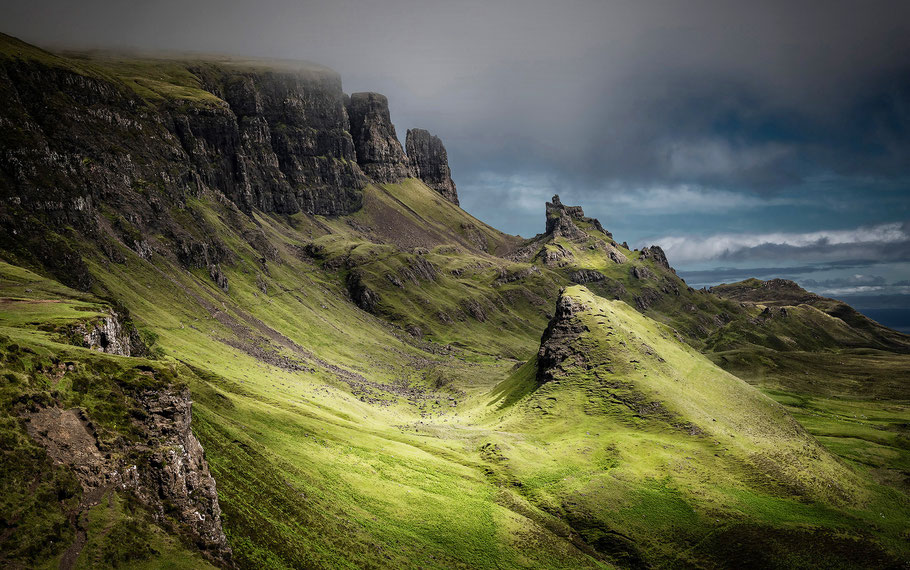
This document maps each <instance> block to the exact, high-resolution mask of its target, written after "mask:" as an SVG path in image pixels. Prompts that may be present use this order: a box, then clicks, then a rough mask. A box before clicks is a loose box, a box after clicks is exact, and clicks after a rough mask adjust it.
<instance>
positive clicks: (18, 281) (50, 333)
mask: <svg viewBox="0 0 910 570" xmlns="http://www.w3.org/2000/svg"><path fill="white" fill-rule="evenodd" d="M110 308H111V307H110V305H109V304H107V303H105V302H103V301H101V300H99V299H97V298H95V297H93V296H92V295H89V294H86V293H82V292H78V291H74V290H72V289H69V288H67V287H64V286H63V285H60V284H59V283H56V282H54V281H51V280H49V279H45V278H42V277H40V276H38V275H36V274H34V273H32V272H30V271H27V270H24V269H21V268H18V267H15V266H11V265H9V264H6V263H0V520H2V522H3V525H2V530H0V566H3V567H4V568H45V567H55V568H56V567H58V565H59V566H61V567H70V568H71V567H75V568H97V567H102V566H105V567H114V566H123V565H129V566H130V567H135V568H161V567H168V568H210V567H212V566H211V565H210V564H209V563H208V562H207V561H206V560H205V559H204V558H202V557H201V556H200V554H199V553H198V552H197V551H196V547H195V545H194V544H193V543H192V542H191V541H190V540H189V539H188V538H181V537H180V536H179V535H178V534H174V533H173V530H172V529H170V528H163V527H162V525H161V522H160V521H157V520H156V517H155V515H154V514H153V513H151V512H149V511H148V510H147V509H146V508H145V507H143V505H142V504H140V503H139V502H138V501H137V500H136V499H135V498H134V497H132V496H131V495H130V494H129V493H127V492H121V491H119V490H116V489H114V490H110V491H108V492H106V493H105V494H104V496H103V497H101V500H100V502H99V504H97V505H96V506H95V507H93V508H92V509H91V510H90V511H87V512H83V511H82V510H81V506H82V505H81V503H82V502H83V500H84V493H83V490H82V488H81V487H80V484H79V481H78V479H77V478H76V476H75V475H74V474H73V472H72V471H70V470H69V469H67V468H65V467H64V466H61V465H57V464H55V463H53V462H52V461H51V459H50V458H49V457H48V455H47V453H46V452H45V450H44V448H42V447H40V446H39V445H37V444H36V443H35V442H34V441H33V440H32V439H31V438H30V437H29V435H28V433H27V432H26V429H25V427H24V425H23V417H24V415H25V414H26V413H27V412H28V411H30V410H33V409H36V408H37V407H46V406H57V407H60V408H63V409H71V408H75V409H79V410H82V411H83V413H84V414H85V415H86V416H87V417H88V418H90V420H91V422H92V425H93V429H94V431H95V432H96V433H97V436H98V438H99V440H100V441H101V442H102V444H104V443H106V442H112V443H115V442H117V441H120V440H123V439H126V440H131V439H135V438H136V437H137V436H136V433H135V432H134V429H133V428H132V427H131V425H132V423H131V420H132V418H134V417H136V414H137V413H141V412H140V411H139V410H138V408H137V406H136V402H135V399H134V394H135V393H136V391H137V390H145V389H149V388H151V389H155V388H160V387H164V386H166V385H173V384H180V383H181V382H184V381H185V380H186V378H185V374H186V373H189V371H188V370H186V369H178V368H174V367H172V366H168V365H166V364H165V363H162V362H159V361H151V360H146V359H143V358H126V357H118V356H112V355H107V354H100V353H98V352H94V351H92V350H89V349H88V348H80V347H76V346H73V345H72V344H71V339H70V338H69V337H68V335H67V334H66V331H67V330H68V329H69V327H71V326H73V325H82V324H86V323H91V322H92V321H94V320H97V319H98V318H99V317H102V316H104V315H106V314H108V311H109V310H110ZM148 371H153V375H149V373H148ZM181 377H183V378H181ZM153 378H154V380H153ZM77 523H78V525H79V526H80V527H81V528H84V529H85V531H86V540H85V543H84V545H83V546H82V547H81V548H79V549H78V550H76V551H74V554H75V555H74V556H73V557H71V558H70V559H69V560H68V561H67V562H63V559H64V558H65V557H66V551H67V548H68V547H69V545H70V544H73V543H74V540H75V538H76V526H77Z"/></svg>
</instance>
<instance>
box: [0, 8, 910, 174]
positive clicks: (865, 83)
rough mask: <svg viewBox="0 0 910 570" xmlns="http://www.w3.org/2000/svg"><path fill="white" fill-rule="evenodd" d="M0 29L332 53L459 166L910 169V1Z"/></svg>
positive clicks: (43, 16) (61, 39) (162, 14)
mask: <svg viewBox="0 0 910 570" xmlns="http://www.w3.org/2000/svg"><path fill="white" fill-rule="evenodd" d="M3 13H4V20H5V24H4V27H5V30H4V31H6V32H8V33H12V34H14V35H21V36H23V37H24V39H27V40H34V41H38V42H44V43H48V42H51V43H57V44H67V45H76V46H79V45H81V46H86V45H93V46H98V45H102V46H111V45H113V46H119V47H124V46H135V47H139V48H152V49H170V50H196V51H208V52H227V53H235V54H242V55H253V56H263V57H282V58H300V59H308V60H312V61H316V62H319V63H322V64H325V65H329V66H331V67H334V68H335V69H337V70H338V71H340V72H341V73H342V77H343V78H344V81H345V85H346V87H347V89H348V90H349V91H359V90H378V91H381V92H384V93H385V94H386V95H388V96H389V99H390V101H391V102H392V111H393V118H394V119H395V120H396V122H398V123H399V126H400V127H401V128H407V127H411V126H422V127H426V128H429V129H431V130H433V131H434V132H436V133H439V134H440V136H442V137H443V139H444V140H445V141H446V143H447V145H448V147H449V154H450V158H451V160H452V163H453V167H454V173H455V177H456V181H458V177H459V176H464V177H466V178H468V177H471V176H474V175H476V174H477V173H481V172H485V171H493V172H499V173H503V174H511V173H515V172H534V171H538V172H548V173H550V174H551V175H553V176H554V177H556V178H557V179H558V180H559V181H560V183H561V184H564V185H573V186H576V187H578V188H580V189H584V188H587V187H592V186H593V187H594V188H596V190H592V191H597V192H610V191H614V190H613V189H612V188H613V187H611V186H609V185H608V186H604V185H603V184H599V183H600V182H603V181H611V180H612V181H620V182H623V181H638V182H642V181H651V182H664V183H666V182H691V183H699V182H700V183H723V184H725V185H726V186H727V187H735V186H750V187H761V188H771V189H773V188H775V187H777V186H780V185H784V184H793V183H797V182H799V181H800V180H802V179H803V178H804V177H805V176H807V174H809V173H811V172H815V171H834V172H842V173H856V172H866V171H869V170H870V169H874V170H875V172H877V173H880V172H882V171H891V172H894V173H899V172H904V173H906V172H907V170H908V169H910V167H908V165H907V161H906V160H905V157H906V156H907V153H908V150H910V149H908V142H907V136H906V135H907V133H908V131H910V126H908V125H910V111H908V101H910V74H907V73H906V72H907V70H908V69H910V55H908V54H910V4H908V3H906V2H903V1H880V2H875V3H873V4H868V3H860V2H855V1H846V0H810V1H804V2H798V3H793V2H782V1H770V2H751V1H749V2H747V1H745V0H740V1H732V2H731V1H721V0H713V1H706V0H690V1H688V2H676V1H673V0H663V1H658V2H649V3H642V2H634V1H631V0H615V1H611V2H604V1H599V0H574V1H573V0H569V1H567V2H560V3H553V2H548V1H543V0H531V1H528V0H520V1H519V0H507V1H494V2H486V1H480V0H469V1H466V2H445V1H442V0H436V1H422V2H421V1H417V0H391V1H385V2H358V1H354V0H341V1H338V0H336V1H332V2H329V1H312V0H311V1H303V2H301V1H292V0H273V1H263V2H255V3H254V2H242V1H240V0H227V1H224V0H221V1H216V0H197V1H185V0H181V1H177V0H165V1H159V2H144V3H133V2H112V1H107V2H106V1H100V0H88V1H85V2H79V3H72V2H64V1H63V0H33V1H31V2H9V1H4V2H3Z"/></svg>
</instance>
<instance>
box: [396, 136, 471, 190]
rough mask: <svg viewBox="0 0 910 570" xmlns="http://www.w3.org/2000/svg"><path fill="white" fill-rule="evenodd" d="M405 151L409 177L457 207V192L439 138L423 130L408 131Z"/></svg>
mask: <svg viewBox="0 0 910 570" xmlns="http://www.w3.org/2000/svg"><path fill="white" fill-rule="evenodd" d="M405 149H406V150H407V153H408V161H409V162H410V168H411V170H410V172H411V176H413V177H414V178H419V179H420V180H422V181H423V182H424V183H425V184H426V185H427V186H429V187H430V188H432V189H433V190H436V191H437V192H439V193H440V194H441V195H442V197H443V198H445V199H446V200H448V201H449V202H452V203H453V204H455V205H456V206H457V205H458V192H457V191H456V189H455V182H453V181H452V172H451V170H450V169H449V156H448V154H447V153H446V148H445V147H444V146H443V145H442V141H441V140H439V137H437V136H434V135H431V134H430V133H429V131H425V130H423V129H408V132H407V135H406V137H405Z"/></svg>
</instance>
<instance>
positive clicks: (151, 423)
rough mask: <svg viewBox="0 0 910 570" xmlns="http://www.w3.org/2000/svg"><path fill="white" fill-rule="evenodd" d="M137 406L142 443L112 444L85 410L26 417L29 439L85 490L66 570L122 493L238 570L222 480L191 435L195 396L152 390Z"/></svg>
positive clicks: (44, 410) (51, 410)
mask: <svg viewBox="0 0 910 570" xmlns="http://www.w3.org/2000/svg"><path fill="white" fill-rule="evenodd" d="M64 374H65V373H64ZM134 402H135V405H136V406H137V408H136V409H137V411H136V412H135V413H136V415H137V416H138V417H137V418H136V419H135V420H133V424H132V426H130V427H131V429H132V430H133V431H135V433H136V434H138V436H139V438H138V441H141V443H139V442H136V441H133V442H131V441H129V440H128V439H127V438H123V437H120V438H117V439H115V440H114V442H113V443H111V442H110V441H105V440H104V439H102V438H100V437H99V435H98V433H97V431H96V428H95V425H94V423H93V421H92V418H90V417H88V416H87V415H86V414H85V412H84V411H82V410H80V409H77V408H68V409H62V408H59V407H56V406H51V407H33V408H32V409H31V410H29V411H27V412H26V413H25V414H24V419H25V425H26V430H27V432H28V434H29V436H31V438H32V439H33V440H34V441H35V442H36V443H37V444H38V445H40V446H41V447H43V448H44V449H45V450H47V454H48V457H49V458H50V460H51V461H52V462H53V463H54V464H56V465H60V466H63V467H64V468H66V469H68V470H70V471H71V472H72V474H73V475H74V476H75V477H76V479H77V480H78V482H79V485H80V487H81V488H82V496H81V500H80V502H79V505H78V507H77V508H76V510H75V511H74V512H73V513H72V517H73V524H74V526H75V530H76V537H75V540H74V542H73V543H72V544H71V545H70V547H69V548H68V549H67V551H66V553H65V554H64V557H63V558H64V561H69V563H66V562H64V563H61V566H68V567H72V565H73V564H72V563H73V562H74V561H75V559H76V558H77V557H78V556H79V554H80V551H81V550H82V548H83V547H84V546H85V544H86V534H87V532H88V531H89V528H88V522H87V518H86V517H87V515H88V511H89V510H90V509H92V508H93V507H95V506H96V505H98V504H100V503H101V502H102V500H103V499H105V498H106V497H109V496H110V494H111V493H115V492H116V493H122V492H128V493H131V494H132V495H133V496H135V497H136V498H137V499H139V501H141V503H142V504H143V505H145V506H146V507H147V508H148V509H149V510H150V511H151V513H152V515H153V517H154V519H155V520H156V522H158V523H159V524H161V525H162V526H164V527H165V528H171V529H173V530H175V531H177V532H179V533H181V534H185V535H188V536H189V537H191V539H192V542H193V543H195V544H196V545H197V546H198V547H199V548H200V550H201V552H202V553H203V554H205V555H206V556H207V557H208V558H209V559H210V560H212V561H213V562H216V563H219V564H222V565H230V560H231V548H230V546H229V545H228V541H227V538H226V536H225V534H224V531H223V530H222V526H221V508H220V506H219V504H218V493H217V492H216V489H215V480H214V478H213V477H212V475H211V473H210V471H209V468H208V464H207V462H206V460H205V455H204V451H203V449H202V445H201V444H200V443H199V440H198V439H196V436H194V435H193V432H192V430H191V428H190V423H191V417H192V414H191V410H190V408H191V401H190V395H189V390H187V389H186V388H182V389H181V388H176V387H169V388H166V389H155V390H145V391H143V392H142V393H140V394H137V395H136V397H135V400H134Z"/></svg>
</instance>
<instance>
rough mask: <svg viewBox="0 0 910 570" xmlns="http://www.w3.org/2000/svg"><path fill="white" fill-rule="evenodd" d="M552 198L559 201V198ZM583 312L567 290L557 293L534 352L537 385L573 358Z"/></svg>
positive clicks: (552, 378)
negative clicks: (554, 310) (550, 313)
mask: <svg viewBox="0 0 910 570" xmlns="http://www.w3.org/2000/svg"><path fill="white" fill-rule="evenodd" d="M555 198H556V199H558V196H556V197H555ZM586 309H587V307H585V306H584V305H583V304H582V303H581V302H580V301H579V300H577V299H575V298H573V297H572V295H571V294H570V293H569V292H568V291H567V289H563V290H562V291H560V292H559V298H558V299H557V300H556V314H555V315H554V316H553V318H552V319H550V323H549V324H548V325H547V328H546V330H545V331H544V333H543V336H542V337H541V339H540V350H538V352H537V381H538V382H541V383H543V382H549V381H550V380H554V379H555V378H556V377H557V376H558V373H559V370H560V369H561V367H562V363H563V362H565V361H566V360H568V359H569V358H571V357H573V356H574V355H575V351H574V349H573V348H572V341H574V340H575V339H576V338H578V337H579V335H581V333H583V332H585V331H586V330H588V328H587V327H586V326H585V325H584V323H582V322H581V320H580V319H578V318H577V315H578V314H579V313H581V312H583V311H585V310H586Z"/></svg>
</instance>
